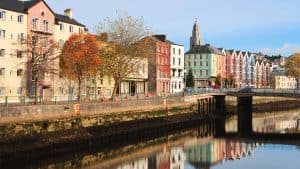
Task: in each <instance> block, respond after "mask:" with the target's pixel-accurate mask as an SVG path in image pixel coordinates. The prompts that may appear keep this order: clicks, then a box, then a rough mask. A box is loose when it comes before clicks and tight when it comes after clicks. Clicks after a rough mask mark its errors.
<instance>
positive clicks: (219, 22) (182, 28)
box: [45, 0, 300, 56]
mask: <svg viewBox="0 0 300 169" xmlns="http://www.w3.org/2000/svg"><path fill="white" fill-rule="evenodd" d="M45 1H46V2H47V3H48V5H49V6H50V7H51V8H52V9H53V10H54V11H55V12H56V13H61V14H63V11H64V9H66V8H72V9H73V15H74V18H75V19H76V20H78V21H79V22H81V23H83V24H85V25H86V26H87V27H88V28H89V31H90V32H92V33H94V32H95V26H96V25H97V24H98V23H99V22H100V21H103V20H104V19H105V18H107V17H109V18H114V17H116V11H126V12H127V13H128V14H129V15H131V16H134V17H137V18H138V17H143V18H144V21H145V24H146V25H147V26H149V27H150V28H151V31H152V32H153V33H156V34H166V35H167V38H168V39H169V40H171V41H173V42H175V43H177V44H182V45H184V47H185V50H186V51H187V50H188V49H189V37H190V36H191V33H192V26H193V24H194V22H195V20H196V19H197V22H198V24H199V26H200V31H201V37H202V43H203V44H206V43H209V44H212V45H213V46H215V47H223V48H225V49H235V50H243V51H250V52H263V53H265V54H269V55H272V54H282V55H285V56H289V55H291V54H292V53H295V52H298V51H299V52H300V1H299V0H172V1H171V0H108V1H102V0H45Z"/></svg>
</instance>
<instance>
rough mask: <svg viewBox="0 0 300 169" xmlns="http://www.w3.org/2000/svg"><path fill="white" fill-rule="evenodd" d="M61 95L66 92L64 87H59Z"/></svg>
mask: <svg viewBox="0 0 300 169" xmlns="http://www.w3.org/2000/svg"><path fill="white" fill-rule="evenodd" d="M58 89H59V95H63V94H64V88H63V87H59V88H58Z"/></svg>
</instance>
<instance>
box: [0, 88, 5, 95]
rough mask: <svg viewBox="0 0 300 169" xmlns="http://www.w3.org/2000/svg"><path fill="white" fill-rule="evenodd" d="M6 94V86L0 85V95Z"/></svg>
mask: <svg viewBox="0 0 300 169" xmlns="http://www.w3.org/2000/svg"><path fill="white" fill-rule="evenodd" d="M1 95H5V87H0V96H1Z"/></svg>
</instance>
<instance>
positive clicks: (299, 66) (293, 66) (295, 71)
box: [285, 53, 300, 89]
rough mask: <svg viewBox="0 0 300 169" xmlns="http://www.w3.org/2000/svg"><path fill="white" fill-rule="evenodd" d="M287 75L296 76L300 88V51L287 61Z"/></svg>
mask: <svg viewBox="0 0 300 169" xmlns="http://www.w3.org/2000/svg"><path fill="white" fill-rule="evenodd" d="M285 72H286V75H288V76H292V77H295V79H296V81H297V89H299V85H298V84H299V80H300V79H299V78H300V53H295V54H293V55H292V56H290V57H289V58H288V59H287V60H286V62H285Z"/></svg>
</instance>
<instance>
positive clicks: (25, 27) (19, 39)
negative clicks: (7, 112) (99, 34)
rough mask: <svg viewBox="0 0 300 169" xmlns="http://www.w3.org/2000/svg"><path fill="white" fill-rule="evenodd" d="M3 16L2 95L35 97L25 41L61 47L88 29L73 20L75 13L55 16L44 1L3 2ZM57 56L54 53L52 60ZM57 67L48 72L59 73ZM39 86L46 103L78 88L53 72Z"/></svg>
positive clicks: (0, 32)
mask: <svg viewBox="0 0 300 169" xmlns="http://www.w3.org/2000/svg"><path fill="white" fill-rule="evenodd" d="M0 13H1V14H0V43H1V49H0V51H1V53H0V60H1V61H0V70H1V71H0V78H1V80H0V95H5V96H32V95H34V90H35V89H34V81H33V78H32V76H33V74H32V71H31V66H30V64H26V63H27V62H28V61H30V60H31V57H32V56H31V54H30V53H26V52H25V51H28V50H27V46H26V44H24V43H23V42H24V40H27V41H31V40H32V41H34V40H35V39H39V40H42V41H44V42H45V43H47V42H50V41H54V42H57V43H60V44H61V46H62V45H63V43H64V42H65V41H66V40H67V39H68V38H69V36H70V35H71V34H73V33H83V32H84V31H85V29H86V28H85V26H84V25H82V24H80V23H79V22H77V21H76V20H75V19H74V18H73V17H72V10H70V9H68V10H66V11H65V15H60V14H56V13H54V12H53V11H52V9H51V8H50V7H49V6H48V5H47V3H46V2H45V1H43V0H31V1H19V0H1V2H0ZM58 54H59V51H58V52H57V51H53V56H51V57H53V58H55V57H56V56H57V55H58ZM1 55H3V56H1ZM58 66H59V62H58V60H55V61H53V63H51V64H50V65H49V69H53V70H55V69H56V70H58V69H59V67H58ZM71 84H73V86H72V85H71ZM38 87H39V89H38V92H39V95H40V96H43V99H44V100H53V99H54V98H53V96H62V97H70V92H72V93H73V92H74V89H75V86H74V82H71V81H67V80H64V79H60V78H59V75H58V73H57V74H55V73H53V72H52V73H45V74H44V77H43V79H42V80H41V81H40V82H39V84H38Z"/></svg>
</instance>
